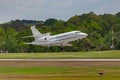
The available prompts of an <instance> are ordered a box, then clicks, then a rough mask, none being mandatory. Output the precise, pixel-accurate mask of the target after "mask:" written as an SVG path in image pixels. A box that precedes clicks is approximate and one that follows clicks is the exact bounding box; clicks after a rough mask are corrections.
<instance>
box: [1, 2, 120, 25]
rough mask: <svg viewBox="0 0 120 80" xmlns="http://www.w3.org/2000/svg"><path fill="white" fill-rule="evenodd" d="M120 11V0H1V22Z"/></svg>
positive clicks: (63, 18)
mask: <svg viewBox="0 0 120 80" xmlns="http://www.w3.org/2000/svg"><path fill="white" fill-rule="evenodd" d="M91 11H93V12H94V13H96V14H98V15H99V14H104V13H110V14H116V13H118V12H120V0H0V23H5V22H8V21H11V20H16V19H20V20H22V19H26V20H39V21H41V20H42V21H45V20H46V19H49V18H56V19H61V20H68V19H69V18H70V17H72V16H74V15H81V14H83V13H89V12H91Z"/></svg>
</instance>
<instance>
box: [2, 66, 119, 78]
mask: <svg viewBox="0 0 120 80" xmlns="http://www.w3.org/2000/svg"><path fill="white" fill-rule="evenodd" d="M99 72H103V73H104V75H103V76H101V75H99ZM4 76H5V77H4ZM7 76H11V77H10V78H12V79H15V78H16V79H17V80H19V79H21V80H22V79H25V80H120V67H93V68H89V67H84V68H83V67H0V77H1V79H2V78H3V79H4V78H9V77H7ZM16 76H17V77H16ZM24 76H27V77H24ZM29 78H31V79H29Z"/></svg>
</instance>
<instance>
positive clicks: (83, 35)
mask: <svg viewBox="0 0 120 80" xmlns="http://www.w3.org/2000/svg"><path fill="white" fill-rule="evenodd" d="M80 35H81V36H82V37H83V38H84V37H87V36H88V34H86V33H80Z"/></svg>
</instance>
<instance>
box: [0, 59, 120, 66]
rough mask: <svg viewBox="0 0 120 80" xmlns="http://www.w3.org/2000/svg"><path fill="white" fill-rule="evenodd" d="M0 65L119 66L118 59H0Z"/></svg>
mask: <svg viewBox="0 0 120 80" xmlns="http://www.w3.org/2000/svg"><path fill="white" fill-rule="evenodd" d="M0 66H16V67H20V66H26V67H30V66H42V67H44V66H50V67H119V66H120V59H0Z"/></svg>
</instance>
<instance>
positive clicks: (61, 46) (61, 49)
mask: <svg viewBox="0 0 120 80" xmlns="http://www.w3.org/2000/svg"><path fill="white" fill-rule="evenodd" d="M60 51H61V52H63V51H64V48H63V45H62V44H60Z"/></svg>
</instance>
